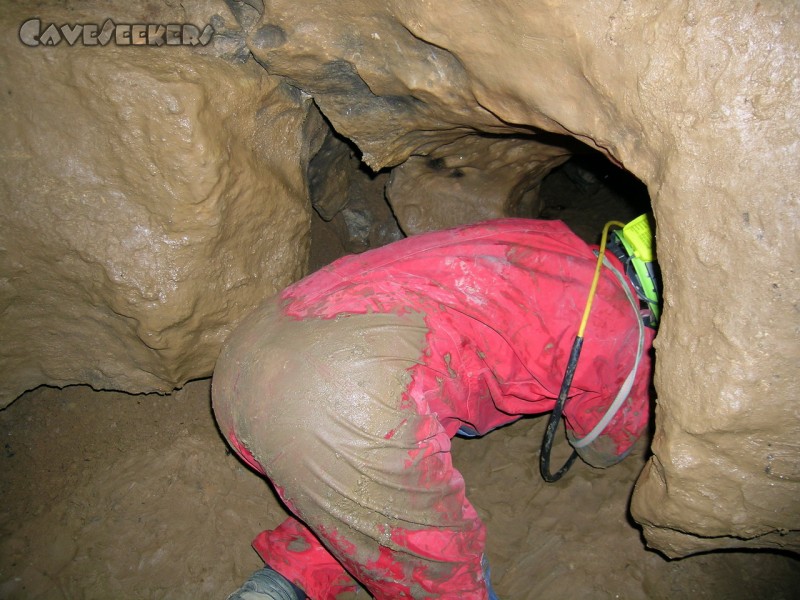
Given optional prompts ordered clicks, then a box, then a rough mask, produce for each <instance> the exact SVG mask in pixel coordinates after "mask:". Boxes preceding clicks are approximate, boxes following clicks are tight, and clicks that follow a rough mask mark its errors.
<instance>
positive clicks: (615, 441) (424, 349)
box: [213, 219, 652, 600]
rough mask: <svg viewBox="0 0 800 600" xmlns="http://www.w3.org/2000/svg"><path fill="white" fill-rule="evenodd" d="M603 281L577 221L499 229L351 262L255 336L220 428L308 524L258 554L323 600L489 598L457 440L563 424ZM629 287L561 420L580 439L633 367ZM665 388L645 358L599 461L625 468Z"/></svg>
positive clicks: (287, 301)
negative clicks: (563, 398) (461, 435)
mask: <svg viewBox="0 0 800 600" xmlns="http://www.w3.org/2000/svg"><path fill="white" fill-rule="evenodd" d="M611 260H612V262H613V264H614V265H615V266H616V267H617V268H620V266H619V263H617V262H616V261H615V260H614V259H611ZM595 262H596V258H595V255H594V254H593V252H592V248H590V247H589V246H588V245H587V244H585V243H584V242H582V241H581V240H580V239H579V238H578V237H576V236H575V234H573V233H572V232H571V231H570V230H569V229H568V228H567V227H566V226H565V225H564V224H563V223H561V222H557V221H533V220H526V219H508V220H500V221H492V222H487V223H480V224H477V225H473V226H467V227H461V228H458V229H452V230H449V231H441V232H435V233H430V234H424V235H419V236H416V237H411V238H408V239H405V240H402V241H399V242H396V243H393V244H391V245H389V246H384V247H383V248H379V249H376V250H372V251H369V252H366V253H364V254H361V255H356V256H348V257H345V258H343V259H340V260H338V261H336V262H334V263H333V264H332V265H330V266H328V267H326V268H324V269H322V270H320V271H318V272H316V273H314V274H312V275H310V276H309V277H306V278H305V279H303V280H301V281H299V282H297V283H295V284H294V285H291V286H290V287H288V288H287V289H286V290H284V292H283V293H282V294H280V295H279V296H278V297H276V298H274V299H273V300H271V301H269V302H267V303H266V304H265V305H263V306H262V307H260V308H259V309H258V310H256V312H255V313H254V314H253V315H251V316H250V317H248V318H247V319H246V320H245V321H244V322H243V323H242V324H241V326H239V327H238V328H237V330H236V331H235V332H234V334H233V335H232V336H231V337H230V339H229V341H228V342H227V344H226V347H225V348H224V350H223V352H222V355H221V357H220V359H219V362H218V364H217V367H216V371H215V374H214V383H213V393H214V410H215V413H216V417H217V420H218V422H219V425H220V428H221V430H222V432H223V433H224V434H225V435H226V436H227V438H228V439H229V440H230V443H231V444H232V446H233V447H234V448H235V449H236V450H237V452H239V454H240V455H241V456H242V457H243V458H244V459H245V460H246V461H247V462H248V463H249V464H250V465H252V466H253V467H254V468H255V469H257V470H258V471H260V472H261V473H264V474H266V475H267V476H268V477H269V479H270V480H271V481H272V482H273V484H274V485H275V487H276V489H277V490H278V493H279V494H280V496H281V498H282V499H283V500H284V501H285V503H286V505H287V506H288V507H289V509H290V510H291V511H292V512H293V513H294V514H295V515H296V516H297V517H298V519H299V520H295V519H289V520H288V521H286V522H285V523H284V524H283V525H281V526H280V527H279V528H278V529H276V530H274V531H265V532H264V533H262V534H261V535H259V536H258V538H257V539H256V540H255V542H254V546H255V548H256V550H257V551H258V552H259V553H260V554H261V556H262V557H263V558H264V560H265V561H266V562H267V563H268V564H270V566H272V567H273V568H274V569H275V570H277V571H279V572H280V573H282V574H283V575H284V576H285V577H287V578H288V579H290V580H291V581H293V582H294V583H296V584H297V585H298V586H300V587H301V588H302V589H303V590H305V592H306V593H307V594H308V596H309V597H310V598H312V599H313V600H324V599H328V598H335V597H336V596H337V594H339V593H342V592H343V591H346V590H351V589H353V580H352V579H351V576H352V577H355V578H356V579H358V580H359V581H360V582H361V583H362V584H363V585H364V586H365V587H366V588H367V589H368V590H369V591H370V593H371V594H373V595H374V596H375V598H378V599H386V600H398V599H403V598H442V599H445V598H446V599H459V600H465V599H470V598H476V599H483V598H486V597H487V591H486V584H485V581H484V574H483V570H482V568H481V562H482V558H483V551H484V542H485V535H486V530H485V527H484V525H483V523H482V522H481V520H480V519H479V518H478V516H477V514H476V512H475V509H474V508H473V506H472V505H471V504H470V502H469V500H468V499H467V498H466V496H465V490H464V480H463V478H462V477H461V474H460V473H459V472H458V471H457V470H456V469H454V468H453V465H452V463H451V457H450V440H451V438H452V437H453V436H454V435H455V434H456V433H457V432H458V431H459V429H460V430H461V431H462V432H470V433H476V434H478V435H482V434H484V433H486V432H488V431H490V430H492V429H494V428H496V427H498V426H500V425H505V424H507V423H510V422H512V421H515V420H516V419H518V418H520V416H522V415H530V414H534V413H542V412H545V411H550V410H551V409H552V408H553V405H554V402H555V399H556V397H557V396H558V393H559V388H560V385H561V382H562V378H563V376H564V371H565V369H566V366H567V360H568V355H569V352H570V348H571V346H572V342H573V340H574V338H575V335H576V332H577V329H578V325H579V324H580V320H581V316H582V313H583V309H584V306H585V303H586V298H587V294H588V291H589V287H590V284H591V281H592V275H593V271H594V266H595ZM625 281H626V285H627V280H625ZM622 285H623V284H622V283H620V281H619V280H618V279H617V278H615V276H614V275H613V274H611V272H610V270H609V269H608V268H604V269H603V276H602V277H601V280H600V284H599V286H598V290H597V296H596V298H595V301H594V305H593V308H592V313H591V317H590V319H589V324H588V327H587V329H586V333H585V338H584V339H585V343H584V346H583V352H582V355H581V359H580V362H579V364H578V368H577V372H576V374H575V378H574V380H573V383H572V388H571V390H570V398H569V400H568V403H567V407H566V410H565V418H566V423H567V428H568V432H569V433H570V435H571V436H572V437H573V438H581V437H583V436H584V435H586V434H587V433H588V432H589V431H590V430H591V429H592V428H593V426H594V425H595V424H596V423H597V422H598V421H599V420H600V418H601V417H602V416H603V415H604V413H605V412H606V408H607V407H608V406H609V404H610V403H611V402H612V400H613V399H614V397H615V395H616V394H617V391H618V390H619V389H620V387H621V385H622V383H623V380H624V379H625V378H626V376H627V375H628V373H629V372H630V371H631V369H632V366H633V364H634V359H635V355H636V352H637V343H638V339H639V335H640V334H639V327H638V323H637V318H638V317H637V314H638V313H637V311H636V310H635V309H634V307H633V306H632V304H631V302H630V301H629V299H628V298H627V297H626V294H625V293H624V291H623V288H622ZM651 341H652V332H650V330H648V332H647V335H646V342H645V348H646V349H649V348H650V344H651ZM649 374H650V360H649V358H648V356H647V352H645V356H644V358H643V359H642V360H641V362H640V365H639V369H638V372H637V376H636V380H635V383H634V386H633V390H632V392H631V393H630V395H629V396H628V398H627V400H626V401H625V402H624V404H623V405H622V407H621V408H620V410H619V411H618V412H617V414H616V416H615V417H614V419H613V420H612V421H611V422H610V424H609V426H608V427H607V428H606V429H605V431H604V433H603V434H602V435H601V436H600V437H599V438H598V439H597V440H596V441H595V442H593V443H592V444H591V445H589V446H588V447H586V448H584V449H583V450H582V451H581V456H582V457H583V458H584V460H586V461H587V462H589V463H590V464H593V465H595V466H608V465H610V464H613V463H615V462H617V461H618V460H620V459H621V458H622V457H623V456H624V455H625V454H626V453H627V452H628V451H629V449H630V448H631V445H632V444H633V443H634V441H635V440H636V439H637V438H638V437H639V436H640V434H641V433H642V432H643V431H644V429H645V427H646V424H647V419H648V382H649ZM529 460H531V461H535V460H536V458H535V457H533V456H532V457H529ZM301 521H302V522H301ZM312 532H313V533H312ZM320 542H321V543H320Z"/></svg>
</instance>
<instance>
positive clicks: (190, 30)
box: [19, 19, 214, 46]
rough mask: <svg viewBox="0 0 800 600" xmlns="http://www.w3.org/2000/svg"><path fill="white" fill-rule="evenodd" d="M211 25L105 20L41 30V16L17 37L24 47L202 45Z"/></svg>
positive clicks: (47, 27)
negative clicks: (111, 44)
mask: <svg viewBox="0 0 800 600" xmlns="http://www.w3.org/2000/svg"><path fill="white" fill-rule="evenodd" d="M213 35H214V28H213V27H211V25H206V26H205V27H204V28H203V30H202V31H201V30H200V29H199V28H198V27H195V26H194V25H190V24H188V23H187V24H176V23H170V24H169V25H153V24H149V23H146V24H142V23H136V24H132V25H131V24H116V23H114V21H112V20H111V19H106V21H105V22H104V23H103V24H102V25H97V24H95V23H88V24H75V25H70V24H66V25H58V26H57V25H54V24H53V23H51V24H49V25H47V26H46V27H44V29H42V22H41V20H40V19H28V20H27V21H25V22H24V23H23V24H22V25H21V26H20V28H19V39H20V41H21V42H22V43H23V44H25V45H26V46H58V45H59V44H60V43H61V42H62V41H63V42H66V43H67V44H68V45H70V46H74V45H75V44H77V43H80V44H82V45H84V46H105V45H106V44H108V43H109V42H112V41H113V42H114V43H115V44H116V45H117V46H198V45H199V46H205V45H206V44H208V43H209V42H210V41H211V37H212V36H213Z"/></svg>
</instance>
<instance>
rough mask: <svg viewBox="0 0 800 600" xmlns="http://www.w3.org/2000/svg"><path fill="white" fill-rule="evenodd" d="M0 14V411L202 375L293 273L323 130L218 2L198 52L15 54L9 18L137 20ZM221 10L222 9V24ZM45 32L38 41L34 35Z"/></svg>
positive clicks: (62, 49)
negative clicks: (87, 390)
mask: <svg viewBox="0 0 800 600" xmlns="http://www.w3.org/2000/svg"><path fill="white" fill-rule="evenodd" d="M10 8H11V9H10V10H9V6H6V7H5V10H4V11H3V25H2V36H0V37H1V38H2V39H1V40H0V43H2V52H0V61H1V63H2V66H0V69H2V72H3V74H4V77H3V80H4V86H3V90H2V94H0V115H2V120H3V123H4V125H3V127H2V131H0V139H1V140H2V142H1V143H0V145H2V148H3V150H2V157H3V158H2V162H3V175H2V180H3V188H2V192H0V212H1V214H2V218H0V339H2V345H0V372H2V375H3V384H2V390H0V406H4V405H5V404H7V403H8V402H10V401H11V400H13V399H14V398H15V397H16V396H17V395H19V394H20V393H21V392H23V391H25V390H26V389H29V388H31V387H35V386H37V385H39V384H43V383H46V384H51V385H66V384H70V383H89V384H91V385H92V386H94V387H95V388H112V389H122V390H126V391H130V392H144V391H154V390H155V391H164V392H166V391H170V390H172V389H173V388H175V387H176V386H179V385H182V384H183V383H184V382H186V381H187V380H189V379H192V378H196V377H202V376H208V375H210V374H211V372H212V369H213V365H214V362H215V360H216V356H217V353H218V349H219V346H220V344H221V342H222V340H223V339H224V338H225V337H226V335H227V333H228V331H229V330H230V328H231V327H232V326H233V325H234V324H235V322H236V321H237V320H238V319H239V318H240V317H241V316H242V315H243V314H245V313H246V312H248V311H249V310H250V309H251V308H252V307H253V306H255V305H256V304H257V303H258V302H260V301H261V300H262V299H263V298H264V297H265V296H268V295H270V294H272V293H275V292H276V291H278V290H279V289H281V288H282V287H284V286H285V285H287V284H288V283H290V282H291V281H293V280H295V279H297V278H298V277H300V276H301V275H302V274H303V272H304V269H305V267H306V260H307V255H308V229H309V214H310V206H309V202H308V191H307V185H306V179H305V175H306V170H305V166H306V165H307V164H308V161H309V159H310V156H311V154H312V153H313V152H315V151H316V148H312V147H310V146H309V144H310V143H312V141H313V140H315V139H321V136H319V135H317V136H314V135H311V132H312V131H313V130H314V129H315V128H327V127H326V126H325V125H324V123H323V122H322V120H321V119H320V118H319V116H318V114H317V115H316V117H315V114H316V111H315V110H314V109H312V105H311V101H310V99H309V98H308V97H307V96H303V95H302V94H301V93H300V92H299V91H298V90H296V89H294V88H290V87H289V86H287V85H285V84H284V83H282V82H281V81H280V80H279V79H277V78H275V77H271V76H269V75H268V74H267V73H266V72H265V71H264V70H263V69H261V68H260V67H258V66H257V65H255V64H254V63H253V62H252V61H250V62H249V63H246V64H245V63H243V60H244V59H246V57H247V51H246V48H244V41H243V37H242V36H241V35H239V34H238V33H239V32H240V28H239V26H238V24H237V23H236V21H235V20H234V19H233V17H232V16H231V14H230V13H229V11H228V10H227V8H226V7H225V6H224V5H221V4H215V3H209V4H208V5H207V6H203V5H201V4H198V5H197V6H196V7H195V8H196V11H195V12H194V13H189V14H185V13H183V12H182V11H170V10H169V9H168V8H167V7H166V5H163V6H162V8H161V9H160V10H162V12H160V13H159V12H157V11H156V12H155V13H153V12H151V13H150V14H148V15H147V21H148V22H149V23H156V24H159V23H195V24H196V25H197V26H198V28H200V27H202V26H203V25H204V24H207V23H210V22H212V21H213V23H214V26H215V28H216V29H217V30H218V33H217V37H216V39H215V40H214V41H212V43H211V44H209V45H208V46H206V47H201V46H199V45H198V46H197V47H191V46H189V47H179V46H166V45H164V46H162V47H145V48H135V47H130V46H120V45H117V44H115V43H109V44H107V45H105V46H100V45H95V46H87V45H84V44H83V43H82V42H77V43H75V44H74V45H73V46H70V45H68V43H67V42H66V41H62V42H61V43H59V44H58V45H55V46H52V47H47V46H44V45H39V46H35V47H29V46H26V45H23V44H22V43H21V42H20V39H19V38H18V35H17V34H18V30H19V28H20V24H21V23H23V22H24V21H26V19H29V18H30V17H32V16H38V17H40V18H41V20H42V25H41V27H40V29H41V30H45V27H47V26H48V23H55V24H56V25H57V26H61V25H62V24H68V25H72V24H75V23H98V24H99V25H100V26H102V24H103V22H104V20H105V19H106V18H107V17H109V16H113V17H114V18H115V19H116V20H117V22H119V23H125V22H127V23H131V22H133V23H135V22H138V21H141V20H142V19H143V15H142V14H138V13H137V11H136V10H135V7H133V6H130V5H126V4H124V3H116V5H115V6H113V7H109V6H104V7H103V9H102V10H87V8H86V7H85V8H84V11H85V12H81V11H79V10H73V9H70V10H57V9H55V8H51V9H50V10H41V11H39V12H37V13H36V15H33V14H31V11H30V10H29V9H28V8H27V6H25V5H16V4H15V5H12V6H11V7H10ZM225 15H227V16H225ZM42 35H44V33H42Z"/></svg>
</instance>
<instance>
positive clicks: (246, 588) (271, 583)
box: [227, 566, 306, 600]
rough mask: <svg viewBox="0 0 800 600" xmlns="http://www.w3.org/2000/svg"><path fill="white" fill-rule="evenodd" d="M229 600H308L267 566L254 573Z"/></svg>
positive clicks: (298, 589)
mask: <svg viewBox="0 0 800 600" xmlns="http://www.w3.org/2000/svg"><path fill="white" fill-rule="evenodd" d="M227 600H306V595H305V593H304V592H303V590H301V589H300V588H299V587H297V586H296V585H294V584H293V583H292V582H291V581H289V580H288V579H286V578H285V577H284V576H283V575H281V574H280V573H278V572H277V571H276V570H274V569H272V568H270V567H269V566H265V567H264V568H263V569H259V570H258V571H256V572H255V573H253V574H252V575H251V576H250V579H248V580H247V581H245V582H244V585H242V587H240V588H239V589H238V590H236V591H235V592H233V593H232V594H231V595H230V596H228V598H227Z"/></svg>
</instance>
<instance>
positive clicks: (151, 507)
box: [0, 179, 800, 600]
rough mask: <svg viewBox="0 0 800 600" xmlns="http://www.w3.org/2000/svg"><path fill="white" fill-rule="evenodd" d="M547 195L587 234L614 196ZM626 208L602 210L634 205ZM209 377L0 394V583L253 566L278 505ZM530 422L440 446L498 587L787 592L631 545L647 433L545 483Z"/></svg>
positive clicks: (97, 589) (215, 589)
mask: <svg viewBox="0 0 800 600" xmlns="http://www.w3.org/2000/svg"><path fill="white" fill-rule="evenodd" d="M568 184H569V181H567V180H566V179H564V181H563V182H562V187H563V185H568ZM556 187H557V186H556ZM562 191H563V190H562ZM557 192H558V189H556V190H555V192H554V191H553V190H551V191H550V193H557ZM550 200H551V202H550V203H549V204H548V208H547V209H546V214H548V216H550V217H559V218H563V219H564V220H566V221H567V222H568V223H569V224H570V225H572V226H573V228H574V229H575V230H576V231H578V233H579V234H581V235H584V236H585V237H587V238H589V237H591V232H593V231H597V230H598V226H597V225H596V223H595V220H596V219H597V218H599V219H600V223H601V224H602V220H603V218H604V217H605V216H606V215H608V214H610V211H612V209H617V208H619V207H618V206H613V204H614V200H615V198H614V196H613V194H611V193H607V192H605V191H603V192H601V193H599V194H598V193H596V190H593V191H592V199H591V207H592V208H591V210H588V211H587V210H586V207H585V206H584V207H578V206H576V205H575V204H574V203H572V202H571V201H569V200H564V198H556V199H555V201H553V198H551V199H550ZM609 203H611V205H609ZM630 210H631V211H633V212H631V213H629V214H624V211H623V214H620V211H619V210H617V211H616V213H613V212H612V213H611V214H613V215H614V217H616V218H623V219H628V218H632V217H633V216H636V214H637V212H636V208H632V209H630ZM593 219H594V220H593ZM209 384H210V382H209V380H200V381H196V382H192V383H190V384H188V385H186V386H185V387H184V388H183V389H181V390H179V391H177V392H176V393H174V394H173V395H171V396H158V395H139V396H132V395H128V394H123V393H116V392H95V391H93V390H91V389H90V388H88V387H85V386H73V387H68V388H65V389H62V390H59V389H54V388H48V387H42V388H39V389H36V390H34V391H32V392H29V393H27V394H25V395H24V396H23V397H21V398H20V399H18V400H17V401H16V402H15V403H14V404H12V405H11V406H10V407H9V408H7V409H6V410H4V411H0V436H2V449H1V450H2V454H0V461H1V462H2V470H0V598H9V599H13V598H25V599H32V600H33V599H51V598H52V599H61V598H65V599H66V598H70V599H73V598H75V599H77V598H86V599H144V598H148V599H150V598H152V599H160V598H177V599H183V598H220V599H221V598H225V597H226V595H227V594H228V593H229V592H230V591H232V590H233V589H235V588H236V587H238V585H239V584H240V583H241V582H242V581H243V580H244V579H245V578H246V577H247V576H248V575H249V574H250V573H251V572H252V571H254V570H255V569H257V568H259V567H260V564H261V563H260V561H259V559H258V556H257V555H256V554H255V552H254V551H253V550H252V549H251V548H250V541H251V539H252V538H253V537H254V536H255V535H256V534H257V533H258V532H260V531H262V530H263V529H266V528H271V527H274V526H277V525H278V524H279V523H280V522H281V521H282V520H283V519H284V518H285V514H286V513H285V512H284V509H283V508H282V507H281V506H280V505H279V503H278V502H277V501H276V499H275V497H274V495H273V494H272V492H271V490H270V488H269V487H268V485H267V484H266V483H265V482H264V481H263V480H262V479H260V478H259V477H257V476H256V475H255V474H254V473H252V472H251V471H249V470H248V469H247V468H246V467H244V466H243V465H242V464H241V463H240V462H239V461H238V460H237V459H236V458H235V457H234V456H232V455H231V454H230V453H229V452H228V450H227V447H226V445H225V443H224V441H223V439H222V438H221V437H220V435H219V433H218V431H217V429H216V427H215V425H214V422H213V418H212V416H211V411H210V391H209V388H210V385H209ZM543 429H544V419H542V418H531V419H524V420H522V421H520V422H518V423H515V424H513V425H511V426H509V427H506V428H503V429H501V430H498V431H495V432H493V433H491V434H490V435H488V436H486V437H484V438H482V439H480V440H462V439H456V440H454V445H453V455H454V462H455V464H456V466H457V467H458V468H459V469H460V470H461V472H462V473H463V474H464V477H465V479H466V482H467V491H468V495H469V497H470V499H471V500H472V502H473V503H474V504H475V506H476V508H477V510H478V512H479V514H480V515H481V516H482V518H483V519H484V520H485V522H486V523H487V527H488V532H489V539H488V546H487V553H488V556H489V559H490V562H491V565H492V579H493V583H494V586H495V589H496V591H497V592H498V595H499V596H500V597H501V598H504V599H510V600H518V599H528V598H531V599H532V598H541V599H545V600H547V599H561V598H568V597H571V598H621V599H631V600H638V599H656V600H660V599H664V600H667V599H670V600H673V599H684V598H685V599H689V598H692V599H696V600H712V599H713V600H716V599H739V598H742V599H744V598H758V599H773V600H778V599H785V600H789V599H793V598H800V561H798V559H797V558H796V557H793V556H788V555H783V554H778V553H767V552H721V553H711V554H705V555H698V556H694V557H689V558H686V559H683V560H678V561H668V560H666V559H664V558H663V557H662V556H661V555H659V554H658V553H656V552H652V551H649V550H647V549H646V547H645V545H644V543H643V540H642V537H641V533H640V530H639V529H638V528H637V527H636V526H635V524H633V523H632V521H631V520H630V516H629V514H628V503H629V497H630V493H631V490H632V487H633V485H634V482H635V480H636V476H637V475H638V473H639V471H640V469H641V467H642V465H643V463H644V460H645V455H646V452H647V442H646V440H643V441H642V442H641V443H640V445H639V446H638V447H637V450H636V452H634V454H633V455H632V456H630V457H629V458H628V459H626V460H625V461H624V462H623V463H621V464H620V465H618V466H616V467H613V468H611V469H608V470H595V469H592V468H590V467H588V466H586V465H584V464H583V463H580V462H578V463H576V465H575V466H574V467H573V469H572V471H570V473H568V474H567V475H566V476H565V478H564V479H563V480H562V481H560V482H558V483H556V484H545V483H544V482H543V481H542V480H541V478H540V477H539V474H538V470H537V457H538V448H539V444H540V440H541V436H542V431H543ZM563 444H564V442H563V441H562V445H561V446H560V447H559V448H557V449H556V451H555V456H554V460H553V464H558V463H559V460H560V458H562V457H563V456H565V454H566V449H565V447H564V446H563ZM356 597H363V598H366V597H367V596H366V594H363V593H362V594H360V595H356Z"/></svg>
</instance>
